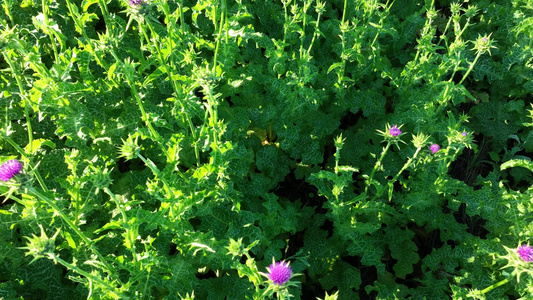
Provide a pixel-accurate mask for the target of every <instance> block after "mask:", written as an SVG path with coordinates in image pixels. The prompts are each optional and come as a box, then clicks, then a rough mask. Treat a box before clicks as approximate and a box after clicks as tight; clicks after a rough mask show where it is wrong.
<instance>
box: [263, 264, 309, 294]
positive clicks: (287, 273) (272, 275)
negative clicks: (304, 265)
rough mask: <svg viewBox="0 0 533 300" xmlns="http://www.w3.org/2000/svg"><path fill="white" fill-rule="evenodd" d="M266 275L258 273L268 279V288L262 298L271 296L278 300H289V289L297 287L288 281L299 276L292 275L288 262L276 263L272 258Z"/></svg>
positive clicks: (294, 283)
mask: <svg viewBox="0 0 533 300" xmlns="http://www.w3.org/2000/svg"><path fill="white" fill-rule="evenodd" d="M267 270H268V273H260V274H261V275H262V276H265V277H266V278H267V279H268V286H267V289H266V290H265V292H264V294H263V296H268V297H271V296H272V295H273V294H275V295H276V298H277V299H279V300H282V299H289V298H291V297H293V295H291V294H290V291H289V288H290V287H297V286H298V284H297V283H296V282H292V281H290V280H291V278H292V277H294V276H298V275H300V274H293V272H292V268H291V266H290V264H289V263H288V262H285V261H279V262H276V261H275V260H274V258H272V264H271V265H270V266H269V267H267Z"/></svg>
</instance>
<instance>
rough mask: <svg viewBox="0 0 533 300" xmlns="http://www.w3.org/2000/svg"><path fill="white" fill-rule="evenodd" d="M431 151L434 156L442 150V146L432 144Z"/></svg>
mask: <svg viewBox="0 0 533 300" xmlns="http://www.w3.org/2000/svg"><path fill="white" fill-rule="evenodd" d="M429 149H431V152H433V154H435V153H437V152H439V150H440V146H439V145H437V144H431V146H430V147H429Z"/></svg>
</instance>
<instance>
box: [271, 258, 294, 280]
mask: <svg viewBox="0 0 533 300" xmlns="http://www.w3.org/2000/svg"><path fill="white" fill-rule="evenodd" d="M267 270H268V278H269V279H270V280H272V282H274V283H275V284H279V285H282V284H285V283H287V282H288V281H289V279H291V277H292V269H291V267H290V266H289V263H286V262H275V263H273V264H271V265H270V267H268V268H267Z"/></svg>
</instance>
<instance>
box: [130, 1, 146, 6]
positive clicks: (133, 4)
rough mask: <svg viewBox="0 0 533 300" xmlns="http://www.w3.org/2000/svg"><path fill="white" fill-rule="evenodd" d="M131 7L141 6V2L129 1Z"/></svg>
mask: <svg viewBox="0 0 533 300" xmlns="http://www.w3.org/2000/svg"><path fill="white" fill-rule="evenodd" d="M129 2H130V5H131V6H137V5H141V4H142V3H143V0H129Z"/></svg>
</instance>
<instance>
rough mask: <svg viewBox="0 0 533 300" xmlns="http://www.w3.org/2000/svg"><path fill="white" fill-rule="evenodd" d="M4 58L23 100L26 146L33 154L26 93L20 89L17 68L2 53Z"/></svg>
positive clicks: (28, 102)
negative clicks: (26, 128) (26, 131)
mask: <svg viewBox="0 0 533 300" xmlns="http://www.w3.org/2000/svg"><path fill="white" fill-rule="evenodd" d="M4 57H5V59H6V61H7V63H8V64H9V66H10V67H11V71H13V76H15V80H16V81H17V85H18V88H19V93H20V97H21V98H22V100H24V102H25V103H24V116H25V117H26V126H27V127H28V145H29V146H30V149H29V150H30V153H32V152H33V149H32V147H33V130H32V128H31V121H30V111H29V106H30V101H29V100H28V98H27V97H26V93H24V89H23V87H22V82H21V81H20V78H19V76H18V74H20V73H19V72H18V70H17V68H16V67H15V64H14V63H13V61H12V60H11V58H10V57H9V55H8V54H7V53H4Z"/></svg>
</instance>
